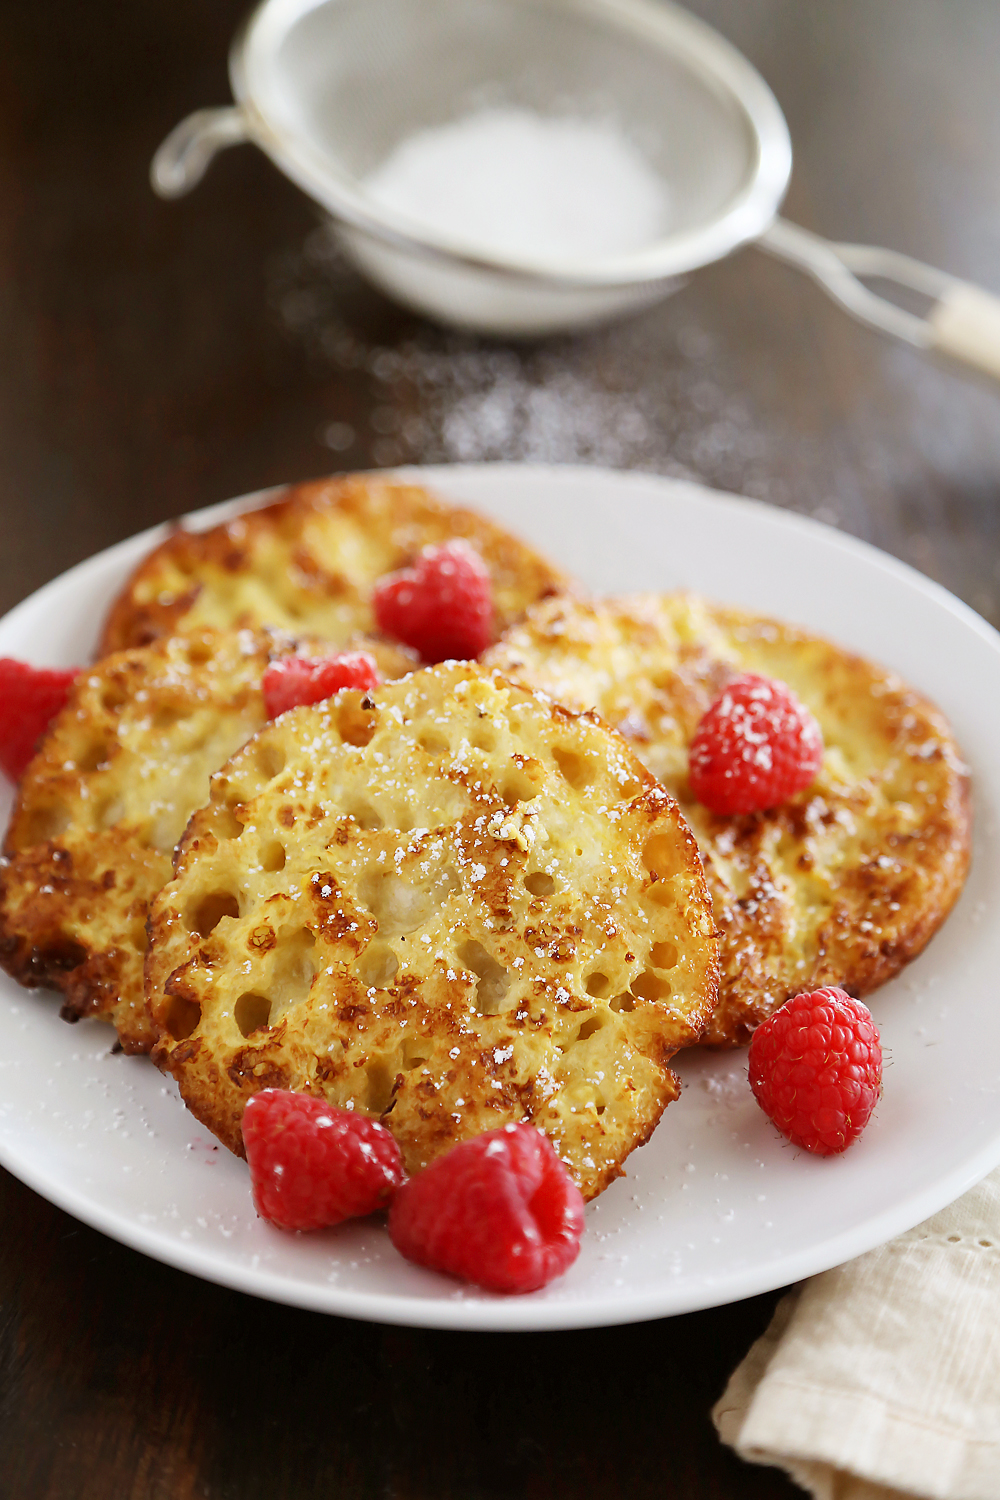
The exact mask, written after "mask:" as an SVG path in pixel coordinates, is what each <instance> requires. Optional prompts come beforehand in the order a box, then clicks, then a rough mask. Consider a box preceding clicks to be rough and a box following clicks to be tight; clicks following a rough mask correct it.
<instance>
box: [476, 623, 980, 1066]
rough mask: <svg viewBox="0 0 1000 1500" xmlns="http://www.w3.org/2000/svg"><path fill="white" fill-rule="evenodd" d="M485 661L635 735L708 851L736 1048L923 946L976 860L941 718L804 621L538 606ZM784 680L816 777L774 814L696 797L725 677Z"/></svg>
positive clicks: (718, 1038)
mask: <svg viewBox="0 0 1000 1500" xmlns="http://www.w3.org/2000/svg"><path fill="white" fill-rule="evenodd" d="M485 661H486V662H487V663H488V664H490V665H493V666H495V667H497V668H498V669H499V670H501V671H503V672H505V673H507V674H508V675H510V676H512V677H514V678H515V679H516V680H518V681H522V682H524V683H526V684H527V685H530V686H534V687H537V688H541V689H543V690H544V691H545V692H548V693H550V694H552V696H553V697H556V698H558V699H560V700H561V701H564V702H566V703H568V704H572V705H574V706H576V707H578V708H583V707H589V708H594V709H596V710H597V711H598V713H600V715H601V716H602V717H603V718H604V719H605V720H606V721H607V722H608V723H610V724H612V725H614V726H615V727H616V728H618V729H619V731H620V732H621V733H622V734H623V735H624V736H625V737H626V738H627V739H628V740H629V741H630V743H631V744H632V746H633V748H634V749H635V751H636V753H637V755H639V756H640V757H641V759H642V760H643V762H644V763H645V765H646V766H647V767H648V768H649V770H651V771H652V772H653V774H654V775H655V776H656V777H657V779H658V780H659V781H660V782H661V783H662V784H663V785H664V786H665V787H666V788H667V789H668V791H670V792H671V794H672V795H673V796H674V797H675V798H676V799H677V801H678V802H679V804H680V806H681V808H682V809H683V812H684V816H685V817H686V818H687V820H688V822H689V824H690V826H691V829H692V831H693V833H694V834H695V837H696V838H697V840H698V845H699V848H700V849H701V853H702V858H703V861H704V864H705V871H706V875H707V878H708V884H709V889H710V890H711V892H712V897H713V904H714V911H715V919H716V922H717V925H718V927H719V931H720V935H721V950H720V960H721V969H722V978H721V985H720V997H719V1004H718V1006H717V1008H716V1011H715V1014H714V1016H713V1018H712V1021H711V1023H710V1025H709V1028H708V1031H707V1033H706V1040H707V1041H709V1042H711V1043H713V1044H716V1045H727V1046H738V1045H742V1044H743V1043H745V1042H746V1041H748V1040H749V1037H750V1035H751V1034H752V1032H753V1030H754V1029H755V1027H756V1026H757V1025H759V1023H760V1022H761V1021H763V1020H765V1019H766V1017H767V1016H769V1015H770V1014H772V1012H773V1011H774V1010H776V1009H777V1007H778V1006H779V1005H781V1004H782V1003H783V1002H784V1001H785V1000H786V999H788V998H789V997H790V996H791V995H794V994H796V993H798V992H800V991H802V990H808V989H813V988H816V987H818V986H821V985H825V984H838V985H842V986H843V987H844V988H845V989H847V990H848V991H849V992H850V993H851V994H853V995H858V996H860V995H864V994H867V993H869V992H870V991H871V990H873V989H874V988H876V986H878V985H880V984H882V983H883V982H884V981H885V980H887V979H889V978H891V977H892V976H893V975H894V974H896V973H897V972H898V971H899V970H900V969H901V968H902V967H903V965H904V964H905V963H907V962H908V961H909V960H910V959H911V958H913V957H915V956H916V955H917V954H918V953H919V952H920V951H921V949H922V948H923V947H924V945H925V944H926V943H927V941H928V940H929V939H930V937H931V936H932V935H933V933H934V932H935V931H936V930H937V928H938V927H939V926H940V925H941V923H942V922H943V921H944V919H945V917H946V916H947V915H948V912H949V911H950V910H951V907H952V906H953V904H954V902H955V900H956V899H957V897H958V894H959V892H960V890H961V888H962V884H963V882H964V879H965V875H966V872H967V869H968V862H969V849H970V814H969V801H968V774H967V771H966V768H965V766H964V764H963V762H962V758H961V755H960V752H959V750H958V746H957V745H956V743H955V739H954V736H953V734H952V732H951V729H950V727H949V725H948V723H947V721H946V720H945V718H944V716H943V715H942V714H941V713H940V712H939V711H938V710H937V709H936V708H935V707H934V706H933V705H932V704H931V703H929V702H928V701H927V699H926V698H924V697H922V696H921V695H920V694H919V693H917V692H915V691H914V690H913V689H912V688H910V687H908V686H907V685H906V683H904V682H903V681H902V680H901V679H900V678H899V677H898V676H896V675H895V674H894V673H892V672H889V671H887V670H885V669H884V668H882V667H879V666H876V665H875V664H873V663H871V662H868V661H865V660H863V659H862V658H860V657H858V656H856V655H854V654H852V653H850V652H848V651H844V650H842V649H841V648H839V647H837V646H835V645H833V644H831V643H830V642H828V641H825V640H822V639H820V638H819V637H817V636H814V635H812V634H810V633H809V632H807V631H805V630H801V629H798V628H796V627H794V626H791V625H785V624H781V623H779V622H778V621H775V620H771V619H767V618H764V617H761V616H758V615H753V614H750V613H747V612H744V611H740V610H736V609H726V608H721V607H718V606H715V605H712V604H709V603H706V602H705V601H704V600H701V599H698V598H694V597H692V596H689V595H684V594H675V595H666V596H655V595H641V596H640V595H637V596H632V597H629V598H621V599H610V600H604V601H601V602H594V603H585V602H581V601H576V600H572V599H569V598H564V599H553V600H549V601H545V602H544V603H541V604H539V605H538V606H536V607H534V608H533V609H532V610H531V611H529V613H528V615H527V617H526V618H525V620H524V621H523V622H522V623H521V624H519V625H515V626H514V627H512V628H511V630H509V631H508V632H507V634H506V635H505V637H504V639H503V640H502V641H501V642H500V643H499V644H498V645H497V646H496V647H494V648H492V649H491V651H490V652H488V653H487V655H486V657H485ZM743 671H752V672H759V673H761V674H763V675H765V676H769V677H774V678H777V679H779V680H780V681H782V682H786V683H787V684H788V685H789V686H790V687H791V688H792V690H793V692H795V693H796V694H797V696H798V697H799V698H800V699H801V700H802V702H803V703H805V704H806V705H807V707H808V708H809V709H810V710H811V711H812V713H813V714H814V715H815V716H816V718H817V720H818V721H819V724H820V727H821V729H822V731H823V738H824V743H825V747H826V748H825V753H824V759H823V766H822V769H821V771H820V773H819V775H818V776H817V778H816V780H815V781H814V782H813V784H812V785H811V786H810V787H808V788H807V789H806V790H805V791H803V792H800V793H799V794H797V795H796V796H795V797H792V798H791V799H790V800H789V801H788V802H786V803H785V804H784V805H783V806H781V807H778V808H775V809H773V810H772V811H769V812H763V813H750V814H744V815H739V816H732V817H719V816H716V815H714V814H712V813H710V812H709V811H708V809H707V808H705V807H703V806H702V805H701V804H700V803H698V802H697V801H695V799H694V797H693V796H692V793H691V788H690V785H689V782H688V749H689V746H690V743H691V739H692V737H693V735H694V731H695V729H696V727H697V724H698V722H699V720H700V718H701V717H702V715H703V714H704V713H705V711H706V709H707V708H708V707H709V705H710V703H711V702H712V701H713V700H714V699H715V698H716V697H717V696H718V694H719V693H720V692H721V690H722V688H723V687H724V686H725V684H726V683H727V682H728V681H729V680H731V678H732V677H733V676H734V675H736V674H738V673H739V672H743Z"/></svg>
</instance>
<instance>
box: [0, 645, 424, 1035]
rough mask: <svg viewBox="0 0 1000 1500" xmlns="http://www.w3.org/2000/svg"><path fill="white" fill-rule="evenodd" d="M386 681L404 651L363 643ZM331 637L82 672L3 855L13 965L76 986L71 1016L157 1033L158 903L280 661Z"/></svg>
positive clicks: (27, 975)
mask: <svg viewBox="0 0 1000 1500" xmlns="http://www.w3.org/2000/svg"><path fill="white" fill-rule="evenodd" d="M360 644H362V645H363V646H364V647H365V649H367V650H369V651H370V652H371V653H372V654H373V655H374V656H375V657H376V658H377V659H378V662H379V666H380V668H381V671H382V673H383V675H385V676H399V675H400V674H401V673H403V672H406V671H409V670H410V668H411V667H412V666H413V664H414V663H413V658H412V655H411V654H410V653H408V652H406V651H405V650H404V649H403V648H401V647H397V646H392V645H386V644H385V643H382V642H371V641H363V642H361V643H360ZM327 649H328V648H327V647H326V646H325V645H322V644H320V643H311V644H310V643H303V642H297V641H296V640H295V639H294V638H293V637H291V636H289V635H285V634H283V633H280V632H271V631H260V630H258V631H250V630H244V631H238V632H237V631H228V632H223V631H214V630H202V631H199V632H198V633H197V634H195V635H192V636H187V637H169V638H165V639H163V640H160V641H157V642H156V643H155V644H153V645H151V646H144V647H137V648H134V649H132V650H127V651H120V652H116V653H115V654H113V655H111V656H109V657H105V658H104V660H102V661H101V662H99V663H98V664H97V665H96V666H94V667H91V668H90V669H88V670H86V671H83V672H81V674H80V676H79V677H78V678H77V680H76V682H75V683H74V685H73V687H72V688H71V690H70V695H69V699H68V702H67V703H66V706H65V708H64V709H63V710H62V711H61V712H60V714H59V715H58V716H57V717H56V719H55V720H54V721H53V723H52V724H51V726H50V728H49V730H48V732H47V734H46V735H45V737H44V740H43V742H42V744H41V745H40V747H39V750H38V753H37V754H36V755H35V757H34V759H33V760H32V762H31V764H30V765H29V767H28V769H27V771H26V772H25V774H24V776H23V777H22V780H21V783H20V786H19V788H18V794H17V800H16V802H15V805H14V810H13V814H12V816H11V821H10V826H9V828H8V830H7V834H6V838H5V841H4V848H3V856H2V858H0V964H2V965H3V967H4V968H5V969H6V970H7V972H8V973H9V974H10V975H12V976H13V978H14V979H16V980H18V981H19V982H20V983H21V984H24V985H28V986H31V987H34V986H38V985H46V986H49V987H51V988H54V989H60V990H62V991H63V995H64V1001H63V1011H62V1013H63V1015H64V1016H65V1017H66V1019H68V1020H77V1019H78V1018H79V1017H81V1016H100V1017H103V1018H104V1019H107V1020H110V1021H113V1022H114V1024H115V1026H116V1027H117V1029H118V1034H119V1036H120V1038H121V1041H122V1045H123V1046H124V1048H125V1050H126V1051H128V1052H144V1051H148V1050H149V1048H150V1047H151V1046H152V1043H153V1033H152V1031H151V1029H150V1026H149V1021H148V1018H147V1016H146V1011H145V1006H144V1004H143V999H142V962H143V954H144V952H145V948H146V914H147V906H148V903H149V900H150V898H151V897H152V896H153V895H154V894H155V893H156V891H158V890H159V888H160V886H161V885H163V883H164V881H166V880H168V879H169V878H170V868H171V866H170V855H171V852H172V850H173V847H174V844H175V843H176V842H177V840H178V838H179V837H180V835H181V833H182V832H183V830H184V827H185V824H186V823H187V821H188V818H189V817H190V816H191V814H192V812H194V810H195V808H196V807H200V806H201V804H202V803H203V802H204V801H205V800H206V798H207V796H208V778H209V776H210V774H211V773H212V772H213V771H215V770H217V769H218V768H219V766H220V765H222V763H223V761H225V760H227V759H228V757H229V756H230V755H231V754H232V752H233V751H234V750H235V749H237V747H238V746H240V745H242V744H243V742H244V740H246V739H248V738H249V736H250V735H251V734H253V732H254V731H255V730H257V729H259V728H260V727H261V725H262V724H263V723H265V721H266V719H267V713H266V710H265V707H264V699H263V695H262V692H261V679H262V677H263V674H264V671H265V669H266V668H267V666H268V663H269V662H270V661H272V660H273V659H275V658H276V657H279V656H285V655H288V654H289V653H290V652H292V651H294V650H298V651H299V652H303V653H305V654H308V655H316V654H323V653H324V652H325V651H326V650H327Z"/></svg>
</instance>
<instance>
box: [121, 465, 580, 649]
mask: <svg viewBox="0 0 1000 1500" xmlns="http://www.w3.org/2000/svg"><path fill="white" fill-rule="evenodd" d="M454 537H463V538H465V539H466V540H467V541H468V542H470V543H471V545H472V546H473V547H474V548H475V549H476V551H477V552H478V553H479V554H480V555H481V557H482V559H483V561H484V562H485V563H486V566H487V568H488V569H489V572H490V576H491V579H492V583H493V603H494V609H495V616H496V621H495V624H496V633H497V634H499V633H500V632H501V631H502V630H504V629H505V628H506V627H507V626H508V625H509V624H510V623H511V622H512V621H513V620H516V619H517V618H518V617H519V616H520V615H521V614H523V612H524V610H525V609H527V607H528V605H529V604H533V603H535V601H536V600H538V599H541V598H544V597H545V596H546V595H548V594H552V593H554V592H555V591H556V590H557V589H558V588H564V587H566V585H567V580H566V578H565V576H564V575H562V574H561V573H560V572H559V571H558V570H557V569H555V568H553V567H551V566H550V565H549V564H548V563H547V562H546V561H545V560H544V559H543V558H541V557H539V555H538V554H537V553H536V552H533V551H532V549H531V548H530V547H527V546H526V545H525V544H524V543H523V542H520V541H518V540H517V538H516V537H513V536H511V535H510V533H509V532H506V531H504V530H502V529H501V528H500V527H499V526H495V525H494V524H493V523H492V522H491V521H487V520H486V519H485V518H484V517H483V516H479V515H476V514H475V513H474V512H473V511H469V510H462V509H460V508H458V507H456V506H451V505H446V504H444V503H443V502H441V501H439V500H436V499H434V497H433V496H432V495H429V494H428V493H427V491H426V490H424V489H421V488H419V487H418V486H417V485H412V484H400V483H393V482H390V481H387V480H383V479H379V478H377V477H375V476H374V475H354V476H349V477H347V478H339V479H323V480H317V481H315V482H313V483H309V484H300V485H296V486H294V487H293V488H291V489H289V490H287V491H286V492H285V493H284V494H283V495H282V497H281V498H280V499H279V500H276V501H275V502H274V503H273V504H270V505H266V506H264V507H263V508H262V509H259V510H251V511H247V512H246V513H245V514H243V515H241V516H238V517H237V518H236V519H235V520H232V521H227V522H226V523H225V525H222V526H215V527H213V528H212V530H210V531H182V530H178V531H175V532H174V533H173V535H172V536H170V537H168V538H167V540H166V541H165V542H163V543H161V545H160V546H159V547H157V548H156V549H155V551H153V552H152V553H151V554H150V556H149V557H147V558H146V559H145V560H144V561H143V562H142V563H140V565H139V567H138V568H137V569H136V571H135V572H134V573H133V575H132V577H131V578H130V579H129V581H128V583H127V584H126V586H125V588H124V590H123V592H122V593H121V595H120V596H119V597H118V599H117V600H116V602H115V604H114V605H113V606H112V609H111V613H110V615H109V617H108V621H107V624H106V625H105V629H104V638H103V642H102V647H101V649H102V651H103V652H108V651H118V650H121V649H122V648H123V647H126V646H141V645H144V644H146V643H147V642H148V641H151V640H155V639H156V638H157V637H159V636H163V635H174V634H184V633H189V632H191V631H192V630H200V629H202V628H203V627H205V626H215V627H220V628H226V629H233V628H237V627H243V626H257V625H271V626H275V627H278V628H280V629H284V630H291V631H297V632H304V633H307V634H309V635H315V636H320V637H322V638H323V639H324V640H328V641H331V642H332V643H333V644H334V645H336V646H342V645H343V644H344V643H345V642H346V641H347V640H348V639H349V638H350V637H352V636H354V635H356V634H358V633H363V634H368V635H370V634H372V633H374V631H375V622H374V618H373V615H372V604H371V594H372V588H373V586H374V584H375V583H376V582H377V580H378V579H379V578H382V577H383V576H384V575H385V574H386V573H391V572H395V571H396V570H397V569H398V568H401V567H405V566H406V565H408V564H409V563H411V562H412V561H413V559H414V558H415V557H416V555H417V553H418V552H419V551H420V549H421V548H422V547H425V546H428V545H430V544H431V543H439V542H446V541H449V540H450V539H452V538H454Z"/></svg>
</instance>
